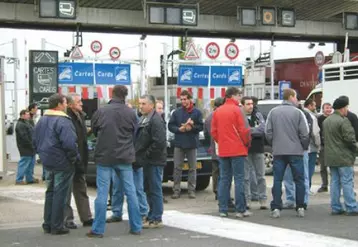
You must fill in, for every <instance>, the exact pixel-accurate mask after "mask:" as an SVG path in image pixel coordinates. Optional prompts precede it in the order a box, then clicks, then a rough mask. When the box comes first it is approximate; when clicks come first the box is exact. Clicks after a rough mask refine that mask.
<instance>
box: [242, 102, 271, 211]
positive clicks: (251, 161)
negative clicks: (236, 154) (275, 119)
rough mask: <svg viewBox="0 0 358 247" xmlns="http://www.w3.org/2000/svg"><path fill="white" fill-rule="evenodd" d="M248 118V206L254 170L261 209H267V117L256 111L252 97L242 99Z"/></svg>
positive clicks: (246, 180) (246, 169)
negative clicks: (265, 157)
mask: <svg viewBox="0 0 358 247" xmlns="http://www.w3.org/2000/svg"><path fill="white" fill-rule="evenodd" d="M241 104H242V105H243V109H244V112H245V114H246V118H247V120H248V122H249V125H250V128H251V139H252V140H251V147H250V148H249V154H248V156H247V157H246V158H245V197H246V203H247V205H248V208H249V207H250V201H251V179H250V177H251V175H252V170H254V175H255V177H254V179H257V190H258V197H259V198H258V199H259V203H260V209H263V210H264V209H267V205H266V200H267V196H266V179H265V160H264V146H265V119H264V117H263V116H262V114H261V113H260V112H258V111H257V110H256V111H254V102H253V100H252V98H251V97H243V98H242V100H241Z"/></svg>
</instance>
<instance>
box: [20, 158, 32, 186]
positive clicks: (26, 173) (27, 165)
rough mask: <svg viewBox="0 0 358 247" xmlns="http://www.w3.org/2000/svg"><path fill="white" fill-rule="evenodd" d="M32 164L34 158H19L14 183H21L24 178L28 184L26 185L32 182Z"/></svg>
mask: <svg viewBox="0 0 358 247" xmlns="http://www.w3.org/2000/svg"><path fill="white" fill-rule="evenodd" d="M33 164H35V156H21V157H20V161H19V163H18V165H17V175H16V182H22V180H23V179H24V177H25V179H26V182H28V183H31V182H33V181H34V178H33V174H34V168H33Z"/></svg>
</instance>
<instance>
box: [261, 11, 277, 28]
mask: <svg viewBox="0 0 358 247" xmlns="http://www.w3.org/2000/svg"><path fill="white" fill-rule="evenodd" d="M261 21H262V25H264V26H275V25H276V9H275V8H272V7H262V8H261Z"/></svg>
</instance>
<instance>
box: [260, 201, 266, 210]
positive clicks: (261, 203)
mask: <svg viewBox="0 0 358 247" xmlns="http://www.w3.org/2000/svg"><path fill="white" fill-rule="evenodd" d="M260 209H261V210H266V209H267V202H266V200H263V201H260Z"/></svg>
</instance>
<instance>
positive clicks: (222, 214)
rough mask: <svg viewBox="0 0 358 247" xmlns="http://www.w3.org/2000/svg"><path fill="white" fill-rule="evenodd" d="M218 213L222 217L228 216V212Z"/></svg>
mask: <svg viewBox="0 0 358 247" xmlns="http://www.w3.org/2000/svg"><path fill="white" fill-rule="evenodd" d="M219 215H220V217H222V218H227V217H229V215H228V213H220V214H219Z"/></svg>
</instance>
